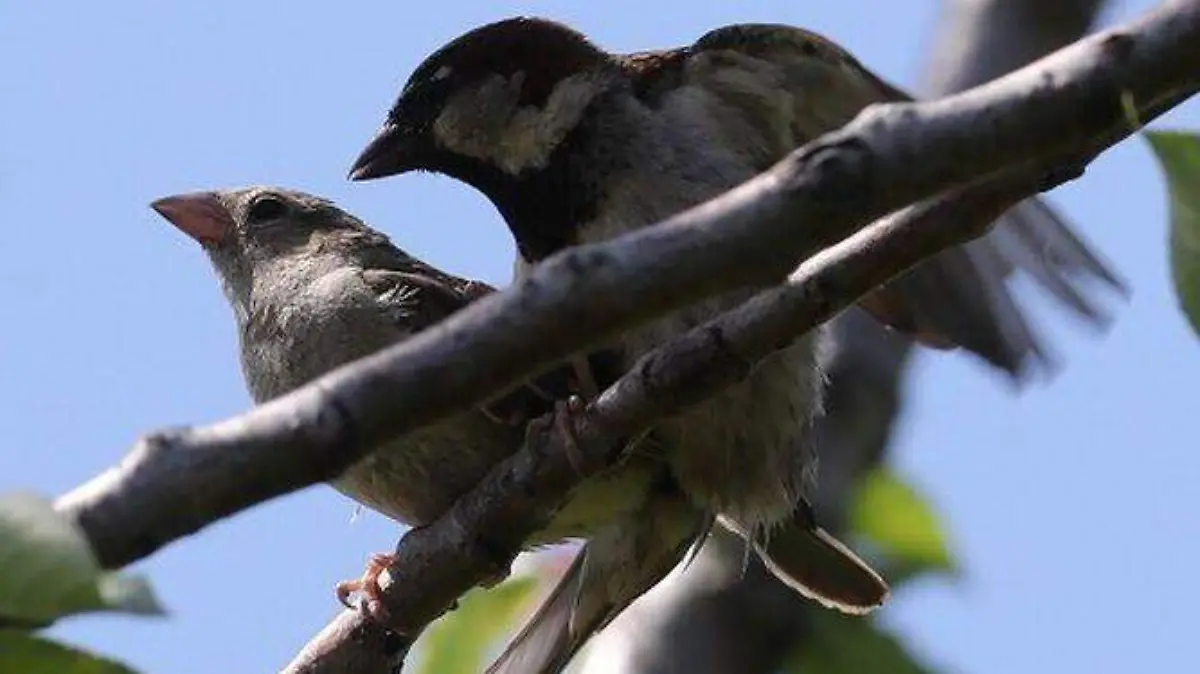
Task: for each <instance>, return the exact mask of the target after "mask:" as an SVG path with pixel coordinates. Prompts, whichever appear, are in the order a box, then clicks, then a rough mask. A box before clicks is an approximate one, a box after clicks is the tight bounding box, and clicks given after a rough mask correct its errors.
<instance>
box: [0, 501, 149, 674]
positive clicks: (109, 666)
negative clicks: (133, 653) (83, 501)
mask: <svg viewBox="0 0 1200 674" xmlns="http://www.w3.org/2000/svg"><path fill="white" fill-rule="evenodd" d="M0 569H4V573H3V574H0V671H3V672H22V673H28V674H39V673H40V672H47V673H49V672H54V673H60V672H61V673H63V674H73V673H75V672H80V673H83V672H95V673H98V674H108V673H114V674H115V673H120V672H130V671H131V670H129V669H128V668H126V667H125V666H123V665H120V664H118V663H115V662H112V661H109V660H104V659H101V658H98V657H96V656H93V655H90V654H88V653H84V652H82V651H78V650H75V649H73V648H71V647H69V646H65V645H62V644H57V643H55V642H53V641H48V640H46V639H42V638H41V637H38V636H35V635H34V634H32V632H31V630H33V629H37V628H41V627H45V626H48V625H50V624H52V623H53V622H54V621H56V620H58V619H59V618H63V617H66V616H70V615H75V614H79V613H88V612H95V611H109V612H120V613H133V614H141V615H158V614H161V613H162V608H161V607H160V606H159V603H158V601H157V599H155V597H154V593H153V592H152V591H151V590H150V586H149V585H148V584H147V583H146V582H145V581H144V580H142V579H140V578H133V577H128V576H121V575H118V574H115V573H112V572H108V571H105V570H103V569H101V568H100V565H99V564H98V563H97V562H96V558H95V557H94V556H93V555H92V551H91V547H90V546H89V545H88V542H87V539H86V538H84V536H83V533H82V532H81V531H80V530H79V528H78V527H77V526H76V525H75V523H74V522H72V521H71V520H69V519H68V518H66V517H64V516H62V515H60V514H59V513H57V512H55V510H54V507H53V505H52V504H51V503H50V501H48V500H46V499H44V498H42V497H39V496H35V495H32V494H24V493H18V494H8V495H4V496H0Z"/></svg>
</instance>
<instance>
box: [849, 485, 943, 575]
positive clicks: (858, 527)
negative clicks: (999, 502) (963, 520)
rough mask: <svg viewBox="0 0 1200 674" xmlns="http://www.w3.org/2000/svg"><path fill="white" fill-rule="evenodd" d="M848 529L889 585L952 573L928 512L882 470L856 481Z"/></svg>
mask: <svg viewBox="0 0 1200 674" xmlns="http://www.w3.org/2000/svg"><path fill="white" fill-rule="evenodd" d="M849 528H850V531H851V532H852V533H854V534H855V535H857V536H858V537H859V538H860V539H863V540H864V542H865V544H866V545H867V546H869V547H870V548H871V549H872V551H873V552H874V553H875V555H874V556H875V557H876V559H877V560H878V563H879V566H880V568H881V569H882V570H883V571H884V572H885V573H884V575H885V576H887V578H888V581H889V582H890V583H892V585H893V586H894V585H897V584H899V583H901V582H904V581H905V580H908V579H910V578H912V577H913V576H916V575H920V574H924V573H949V574H956V573H957V570H956V568H955V564H954V560H953V558H952V556H951V554H950V548H949V545H948V543H947V539H946V532H945V531H944V529H943V527H942V524H941V522H940V521H939V520H938V516H937V513H936V512H934V509H933V507H932V506H931V505H930V504H929V503H928V502H927V501H926V500H925V498H924V497H923V496H921V494H920V493H918V492H917V490H916V489H915V488H914V487H913V486H912V485H909V484H907V483H905V482H903V481H901V480H900V479H899V478H898V477H897V476H896V475H895V474H894V473H892V472H890V471H888V470H887V469H884V468H877V469H875V470H874V471H872V472H871V473H868V474H867V475H866V476H864V477H863V478H862V481H861V482H860V483H859V486H858V490H857V492H856V494H855V498H854V500H853V502H852V503H851V505H850V512H849Z"/></svg>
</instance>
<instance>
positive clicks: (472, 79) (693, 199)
mask: <svg viewBox="0 0 1200 674" xmlns="http://www.w3.org/2000/svg"><path fill="white" fill-rule="evenodd" d="M909 98H910V97H909V96H908V95H907V94H905V93H904V92H902V91H901V90H899V89H898V88H896V87H894V86H892V85H890V84H888V83H887V82H885V81H883V80H882V79H881V78H879V77H878V76H876V75H874V74H873V73H871V72H870V71H869V70H867V69H866V68H865V67H864V66H863V65H862V64H860V63H859V62H858V61H857V60H856V59H855V58H854V57H853V56H851V55H850V54H849V53H848V52H846V51H845V50H844V49H842V48H840V47H838V46H837V45H835V44H834V43H833V42H831V41H830V40H828V39H826V38H824V37H822V36H820V35H817V34H815V33H812V32H809V31H806V30H802V29H799V28H794V27H790V26H784V25H765V24H744V25H732V26H726V27H722V28H718V29H716V30H713V31H711V32H709V33H707V34H705V35H703V36H702V37H700V39H699V40H697V41H696V42H695V43H693V44H691V45H689V46H685V47H679V48H673V49H667V50H662V51H646V52H638V53H633V54H613V53H609V52H606V51H604V50H603V49H601V48H600V47H598V46H596V45H595V44H593V43H592V42H591V41H590V40H588V39H587V38H586V37H585V36H584V35H582V34H581V33H579V32H578V31H576V30H574V29H572V28H570V27H567V26H565V25H563V24H561V23H557V22H554V21H550V20H546V19H540V18H527V17H517V18H512V19H507V20H503V21H499V22H496V23H492V24H488V25H486V26H483V27H480V28H477V29H474V30H472V31H470V32H468V33H466V34H464V35H462V36H460V37H458V38H455V39H454V40H452V41H450V42H449V43H448V44H446V45H445V46H443V47H441V48H440V49H438V50H437V51H435V52H434V53H433V54H432V55H430V56H429V57H428V58H426V59H425V60H424V61H423V62H422V63H421V64H420V65H419V66H418V67H417V68H416V69H415V71H413V73H412V75H411V76H410V77H409V79H408V81H407V83H406V84H405V85H404V87H403V89H402V91H401V92H400V94H399V96H398V98H397V99H396V100H395V103H394V104H393V106H392V107H391V109H390V110H389V112H388V114H387V118H386V121H385V122H384V124H383V127H382V128H381V129H380V130H379V131H378V132H377V133H376V135H375V137H374V138H373V139H372V140H371V141H370V143H369V144H368V145H367V146H366V148H365V149H364V150H363V151H362V152H361V154H360V155H359V157H358V158H357V160H356V161H355V162H354V165H353V167H352V168H351V171H350V178H351V179H352V180H367V179H374V178H381V177H385V176H391V175H396V174H401V173H406V172H410V171H430V172H437V173H441V174H444V175H447V176H450V177H453V178H456V179H458V180H460V181H462V182H464V183H466V184H468V185H470V186H472V187H474V188H475V189H477V190H478V191H480V192H482V193H483V194H484V195H485V196H486V197H487V198H488V199H489V200H490V201H491V202H492V204H493V205H494V206H495V207H496V208H497V210H498V211H499V213H500V215H501V216H502V217H503V219H504V221H505V223H506V224H507V226H508V228H509V230H510V232H511V233H512V235H513V238H514V240H515V243H516V248H517V254H518V259H517V260H516V264H515V268H516V273H517V274H518V275H521V274H523V273H524V272H525V271H526V270H527V269H528V268H529V267H530V266H531V265H534V264H536V263H538V262H539V261H541V260H543V259H545V258H546V257H548V256H550V255H553V254H554V253H556V252H558V251H561V250H563V249H564V248H567V247H570V246H574V245H581V244H587V243H593V242H598V241H604V240H608V239H611V238H613V237H616V236H620V235H621V234H624V233H627V232H630V231H633V230H636V229H638V228H641V227H645V226H648V225H651V224H653V223H655V222H658V221H661V220H663V219H666V218H668V217H670V216H671V215H674V214H675V213H678V212H680V211H682V210H685V209H687V208H689V207H692V206H695V205H697V204H699V203H701V202H704V201H706V200H708V199H710V198H713V197H715V196H718V195H719V194H721V193H723V192H724V191H726V190H728V189H729V188H732V187H734V186H736V185H738V184H740V183H742V182H744V181H746V180H748V179H750V178H752V177H754V176H755V175H757V174H758V173H760V172H762V171H763V170H765V169H767V168H769V167H771V166H772V165H773V164H775V163H776V162H778V161H779V160H781V159H782V158H783V157H784V156H785V155H786V154H787V153H789V152H790V151H792V150H794V149H795V148H797V147H799V146H801V145H803V144H804V143H805V142H808V141H810V140H812V139H814V138H816V137H818V136H819V135H821V134H823V133H825V132H828V131H831V130H833V129H836V128H838V127H840V126H842V125H844V124H845V123H847V122H849V121H850V120H851V119H852V118H853V117H854V116H855V115H857V113H858V112H859V111H861V110H862V109H863V108H864V107H866V106H867V105H869V104H872V103H876V102H882V101H894V100H909ZM1015 215H1016V216H1017V217H1016V221H1015V222H1012V223H1011V225H1010V226H1008V228H1007V229H1005V230H1004V231H1005V233H1004V234H1003V235H1002V236H998V237H997V240H996V241H993V242H992V244H991V245H989V246H988V247H987V248H981V249H956V250H952V251H948V252H947V253H944V254H943V255H941V256H939V257H937V258H934V259H933V260H931V261H929V262H927V263H925V264H923V265H921V266H920V267H918V268H916V269H914V270H913V271H912V272H911V273H909V274H908V275H906V276H905V277H903V278H901V279H898V280H897V281H895V282H893V283H890V284H888V285H885V286H883V287H881V288H879V289H877V290H876V291H875V292H873V293H872V294H870V295H868V296H867V297H865V298H864V299H863V300H862V301H861V302H860V303H859V306H860V307H862V308H863V309H865V310H866V311H868V312H870V313H871V314H872V315H873V316H875V317H876V318H877V319H879V320H880V321H882V322H883V323H884V324H886V325H889V326H892V327H894V328H897V329H899V330H901V331H903V332H905V333H908V334H910V335H912V336H914V337H915V338H916V339H918V340H919V341H921V342H922V343H925V344H929V345H931V346H937V347H939V348H949V347H953V346H963V347H966V348H968V349H969V350H971V351H972V352H974V353H977V354H979V355H980V356H982V357H984V358H985V359H987V360H988V361H989V362H991V363H993V364H994V365H996V366H997V367H1000V368H1003V369H1005V370H1006V371H1009V372H1010V373H1013V375H1014V376H1018V375H1019V373H1021V372H1022V371H1023V370H1024V368H1025V366H1026V364H1027V361H1029V360H1031V359H1033V358H1036V357H1039V356H1040V355H1041V353H1042V352H1041V350H1040V348H1039V346H1038V344H1037V341H1036V338H1035V337H1034V336H1033V334H1032V331H1031V330H1029V329H1028V326H1027V324H1026V322H1025V320H1024V317H1023V316H1022V314H1021V312H1020V311H1019V310H1018V309H1017V307H1016V305H1015V304H1014V303H1013V302H1012V301H1011V299H1010V298H1009V297H1008V295H1007V294H1006V292H1005V291H1004V286H1003V283H1004V280H1005V277H1006V276H1007V275H1008V274H1009V273H1010V272H1011V271H1013V270H1014V269H1015V268H1024V269H1027V270H1029V271H1030V272H1031V273H1032V274H1033V276H1034V277H1035V278H1037V279H1038V280H1039V281H1041V282H1042V283H1043V284H1044V285H1046V286H1047V287H1048V288H1050V289H1051V290H1052V291H1053V292H1055V293H1056V294H1057V295H1059V296H1060V297H1061V298H1063V299H1065V300H1066V301H1067V302H1068V303H1069V304H1070V305H1071V306H1072V307H1073V308H1075V309H1076V310H1077V311H1080V312H1081V313H1083V314H1084V315H1087V316H1096V315H1097V313H1096V310H1095V309H1094V307H1092V306H1091V305H1090V304H1089V303H1088V301H1087V300H1086V298H1084V297H1083V295H1082V294H1081V293H1079V292H1078V291H1077V290H1076V289H1075V287H1074V286H1073V285H1071V283H1070V279H1071V278H1072V277H1073V276H1074V275H1089V276H1094V277H1098V278H1100V279H1102V280H1104V281H1106V282H1108V283H1110V284H1112V285H1115V286H1118V287H1119V286H1120V282H1119V280H1117V279H1116V277H1115V276H1114V275H1113V274H1112V272H1111V271H1109V270H1108V269H1107V267H1106V266H1105V265H1104V264H1103V263H1102V262H1101V261H1100V260H1099V259H1098V258H1097V257H1096V256H1095V255H1094V254H1093V253H1092V252H1091V251H1090V250H1089V249H1088V248H1087V246H1086V245H1085V244H1083V243H1082V242H1081V241H1080V240H1079V239H1078V238H1077V237H1076V236H1075V235H1074V234H1073V233H1072V232H1071V231H1070V229H1069V228H1068V227H1067V226H1066V225H1065V224H1063V223H1062V222H1061V221H1059V220H1058V219H1057V218H1056V217H1055V216H1054V214H1053V213H1052V212H1051V211H1050V210H1049V209H1048V208H1047V207H1046V206H1045V205H1044V204H1043V203H1042V202H1040V201H1036V200H1035V201H1032V202H1029V203H1028V204H1027V205H1024V206H1022V207H1021V209H1020V210H1018V211H1016V214H1015ZM803 231H804V230H803V223H797V235H803ZM981 251H982V252H981ZM780 280H782V278H781V279H780ZM754 292H756V291H754V290H741V291H736V292H730V293H727V294H725V295H722V296H719V297H717V298H714V299H710V300H707V301H704V302H700V303H697V304H696V305H693V306H691V307H688V308H686V309H684V310H681V311H678V312H676V313H673V314H671V315H669V316H666V317H664V318H663V319H661V320H659V321H657V322H654V323H651V324H649V325H647V326H645V327H643V328H640V329H636V330H633V331H630V332H628V333H626V334H624V335H623V336H622V337H621V338H620V340H619V342H618V343H616V344H614V345H611V348H613V349H614V350H615V351H616V352H617V353H619V354H620V357H621V361H622V363H623V365H622V367H623V368H628V367H629V366H630V365H632V363H634V362H635V361H636V360H637V359H638V358H639V357H640V356H642V355H643V354H645V353H646V352H647V351H648V350H650V349H652V348H654V347H655V346H656V345H658V344H660V343H662V342H663V341H664V340H666V339H669V338H671V337H674V336H676V335H679V334H680V333H682V332H685V331H687V330H689V329H691V328H693V327H695V326H697V325H700V324H702V323H704V322H706V321H708V320H710V319H712V318H713V317H715V316H716V315H718V314H719V313H721V312H723V311H726V310H728V309H730V308H732V307H734V306H736V305H738V304H740V303H742V302H744V301H745V300H747V299H748V298H749V297H751V296H752V295H753V294H754ZM826 346H827V342H826V339H825V331H824V330H823V329H817V330H814V331H812V332H810V333H808V334H806V335H803V336H801V337H799V338H798V339H797V340H796V341H794V342H793V343H792V344H790V345H789V346H787V347H785V348H784V349H782V350H780V351H778V352H776V353H775V354H773V355H772V356H770V357H768V358H767V359H765V360H764V361H763V362H761V363H760V365H759V366H758V367H757V368H756V369H754V371H753V372H752V373H751V374H750V375H749V376H748V377H747V378H746V379H745V380H744V381H742V382H740V383H739V384H736V385H734V386H733V387H731V388H729V389H727V390H726V391H725V392H723V393H722V394H719V395H717V396H715V397H714V398H712V399H710V400H709V401H708V402H706V403H703V404H701V405H699V406H697V407H695V408H693V409H691V410H689V411H686V412H684V413H682V414H680V415H678V416H676V417H674V418H672V419H670V420H668V421H666V422H665V423H663V424H662V425H661V426H660V427H659V428H658V431H659V432H660V433H661V434H662V436H663V437H664V439H665V445H666V446H667V447H668V450H667V451H668V461H669V463H670V465H671V470H672V473H673V475H674V477H675V479H676V480H677V481H678V483H679V484H680V485H681V487H682V488H683V490H684V491H685V492H686V493H687V494H688V496H689V497H690V498H691V499H692V500H693V501H694V502H695V503H696V504H697V506H698V507H700V508H702V509H704V510H707V511H709V512H714V513H719V514H720V515H721V517H722V518H725V519H726V520H728V521H729V522H730V523H731V524H732V528H734V529H740V530H743V531H745V532H747V533H748V534H750V537H751V539H752V540H754V541H765V542H766V544H767V545H768V546H769V545H770V540H771V537H770V536H764V535H763V534H764V532H768V531H770V530H771V529H772V528H774V527H776V526H777V525H778V524H780V523H787V522H793V521H795V520H796V519H797V518H798V517H799V518H803V515H802V514H801V513H799V511H798V510H797V508H799V510H803V509H804V507H805V506H804V497H805V496H806V495H807V494H808V493H809V492H810V490H811V488H812V484H813V481H814V479H815V470H816V452H815V448H814V446H813V444H814V433H813V426H814V422H815V420H816V419H817V417H818V416H819V415H820V413H821V409H822V407H821V404H822V403H821V400H822V390H823V375H822V370H821V362H822V359H823V357H824V356H823V354H824V353H825V349H826ZM790 549H792V550H796V548H794V547H791V548H790ZM781 556H782V557H787V558H788V559H790V560H791V561H792V562H794V563H795V564H796V566H797V568H796V569H789V568H786V565H783V564H780V565H776V566H775V567H773V570H774V571H775V572H776V574H777V575H779V576H780V578H781V579H783V580H784V581H785V582H787V583H788V584H789V585H792V586H793V587H798V588H800V587H804V586H805V582H804V577H803V576H804V566H805V564H804V558H803V555H781ZM775 561H777V562H778V561H779V560H775ZM768 566H770V565H768Z"/></svg>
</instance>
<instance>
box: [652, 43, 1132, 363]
mask: <svg viewBox="0 0 1200 674" xmlns="http://www.w3.org/2000/svg"><path fill="white" fill-rule="evenodd" d="M641 60H642V61H646V60H647V57H646V56H644V55H643V56H642V57H641ZM650 61H652V59H651V60H650ZM631 73H640V74H641V76H642V77H644V78H645V79H646V81H647V82H655V83H658V84H657V87H658V88H659V89H661V88H663V87H664V86H666V85H665V84H664V83H668V82H670V81H672V80H678V82H679V83H680V84H683V85H686V84H688V83H691V84H694V85H697V86H699V87H703V88H704V89H705V90H706V91H708V92H712V93H715V94H716V95H717V96H718V97H719V98H720V101H721V103H722V104H723V105H724V107H725V108H728V109H732V110H733V111H734V114H735V115H736V116H737V117H738V119H732V120H731V119H730V118H727V119H726V120H725V121H726V123H725V124H723V125H722V126H723V127H727V128H731V129H735V130H736V131H735V132H731V133H730V136H731V137H730V138H728V139H724V142H726V143H727V144H729V146H731V147H741V148H744V149H743V151H744V152H746V153H747V154H748V155H749V159H750V160H751V161H753V162H754V165H755V167H756V168H758V169H759V170H765V169H767V168H769V167H770V166H772V165H774V164H775V163H776V162H778V161H779V160H780V159H782V158H783V157H784V156H785V155H786V154H787V153H788V152H790V151H792V150H794V149H795V148H797V147H799V146H801V145H803V144H804V143H806V142H808V141H810V140H812V139H814V138H816V137H818V136H820V135H822V134H824V133H827V132H829V131H832V130H834V129H837V128H839V127H841V126H844V125H845V124H846V123H848V122H849V121H850V120H852V119H853V118H854V117H855V116H856V115H858V113H859V112H861V111H862V109H863V108H865V107H866V106H868V105H870V104H872V103H881V102H890V101H908V100H912V96H910V95H909V94H907V93H906V92H904V91H903V90H902V89H900V88H899V87H896V86H894V85H892V84H891V83H889V82H887V81H885V80H883V79H881V78H879V77H878V76H876V75H875V74H874V73H872V72H871V71H869V70H868V69H866V68H865V67H863V65H862V64H861V63H859V61H858V60H857V59H855V58H854V57H853V56H852V55H851V54H850V53H849V52H847V51H846V50H844V49H842V48H841V47H839V46H838V45H836V44H835V43H834V42H832V41H831V40H828V39H826V38H825V37H822V36H821V35H819V34H817V33H813V32H811V31H807V30H803V29H800V28H795V27H792V26H785V25H778V24H738V25H732V26H725V27H722V28H718V29H716V30H713V31H711V32H709V33H707V34H705V35H704V36H702V37H701V38H700V39H699V40H697V41H696V42H695V43H694V44H693V45H691V46H690V47H687V48H684V49H682V50H675V51H673V52H666V53H664V55H663V56H661V57H660V59H659V61H658V62H657V67H650V66H648V65H647V64H646V63H640V64H639V67H638V68H636V69H631ZM764 83H765V84H764ZM644 88H645V89H646V90H647V91H653V90H654V87H650V86H645V85H644ZM814 91H816V92H821V93H820V95H818V96H814V95H812V92H814ZM714 114H721V113H720V112H717V113H714ZM739 123H740V126H739ZM721 140H722V139H717V141H718V142H720V141H721ZM745 148H748V149H745ZM1016 269H1020V270H1024V271H1026V272H1027V273H1029V274H1030V275H1031V276H1032V277H1033V279H1034V280H1035V281H1036V282H1037V283H1039V284H1040V285H1041V286H1042V287H1043V288H1045V289H1046V290H1047V291H1049V292H1050V293H1052V294H1053V295H1054V296H1055V297H1056V298H1058V299H1059V300H1060V301H1061V302H1062V303H1063V305H1064V306H1066V307H1067V308H1068V309H1070V310H1072V311H1074V312H1075V313H1077V314H1079V315H1080V316H1082V317H1083V318H1084V319H1085V320H1088V321H1090V322H1093V323H1097V324H1103V323H1104V322H1105V321H1106V319H1107V316H1106V315H1105V314H1103V313H1102V312H1100V311H1098V310H1096V309H1095V308H1094V306H1093V303H1092V302H1091V301H1089V298H1088V296H1087V294H1086V293H1085V292H1084V291H1083V290H1081V289H1080V286H1081V284H1082V283H1083V282H1084V281H1085V280H1087V281H1094V280H1099V281H1101V282H1102V283H1104V284H1106V285H1108V286H1110V287H1112V288H1115V289H1116V290H1118V291H1122V290H1124V285H1123V284H1122V282H1121V281H1120V279H1119V278H1118V277H1117V275H1116V274H1115V273H1113V272H1112V271H1111V269H1110V268H1109V267H1108V266H1107V264H1105V263H1104V261H1103V260H1101V259H1100V258H1099V256H1097V255H1096V254H1095V253H1093V252H1092V251H1091V250H1090V248H1089V247H1088V246H1087V245H1086V244H1085V243H1084V242H1083V241H1081V240H1080V238H1079V237H1078V235H1076V234H1075V233H1074V232H1073V231H1072V230H1071V227H1070V226H1069V225H1068V224H1067V223H1066V222H1065V221H1064V220H1063V219H1062V218H1060V217H1059V216H1058V215H1057V214H1055V213H1054V211H1053V210H1052V209H1050V208H1049V207H1048V206H1047V205H1046V204H1045V203H1044V202H1043V201H1042V200H1040V199H1030V200H1028V201H1026V202H1023V203H1022V204H1021V205H1020V206H1018V207H1017V208H1014V209H1013V210H1011V211H1009V213H1008V214H1006V215H1005V216H1004V217H1003V218H1002V219H1001V220H1000V221H999V223H998V226H997V227H996V228H995V229H994V231H993V232H992V233H990V234H989V235H988V236H986V237H984V238H983V239H980V240H978V241H975V242H973V243H971V244H968V246H966V247H959V248H953V249H950V250H948V251H945V252H944V253H942V254H940V255H938V256H935V257H934V258H931V259H930V260H928V261H926V262H925V263H923V264H921V265H918V266H917V267H915V268H913V269H912V270H910V271H909V272H908V273H906V274H905V275H903V276H901V277H899V278H897V279H895V280H893V281H892V282H891V283H889V284H888V285H887V286H884V287H882V288H880V289H878V290H876V291H875V292H874V293H872V294H871V295H868V296H867V297H866V298H864V299H863V300H862V301H861V302H860V306H861V307H862V308H864V309H866V310H867V311H868V312H869V313H870V314H871V315H873V316H874V317H875V318H876V319H877V320H879V321H880V322H882V323H883V324H885V325H888V326H890V327H892V328H894V329H897V330H899V331H901V332H904V333H906V334H908V335H910V336H912V337H914V338H915V339H917V340H918V341H920V342H922V343H924V344H927V345H929V346H933V347H936V348H947V347H951V346H961V347H965V348H967V349H969V350H971V351H972V352H974V353H976V354H978V355H979V356H981V357H983V358H985V359H986V360H988V361H989V362H990V363H992V364H993V365H995V366H997V367H999V368H1002V369H1004V370H1006V371H1008V372H1010V373H1012V374H1013V375H1020V374H1021V373H1022V372H1023V370H1024V368H1025V366H1026V365H1027V364H1028V363H1029V362H1030V361H1042V362H1043V363H1045V362H1047V359H1046V356H1045V352H1044V349H1043V347H1042V346H1041V344H1040V343H1039V340H1038V339H1037V337H1036V332H1035V331H1034V330H1033V328H1032V327H1031V326H1030V325H1029V322H1028V320H1027V318H1026V317H1025V315H1024V313H1023V312H1022V311H1021V309H1020V306H1019V305H1018V304H1017V302H1016V301H1015V300H1014V299H1013V298H1012V297H1011V295H1010V292H1009V290H1008V288H1007V286H1006V279H1007V277H1008V276H1009V275H1010V274H1011V273H1012V272H1013V271H1014V270H1016Z"/></svg>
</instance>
